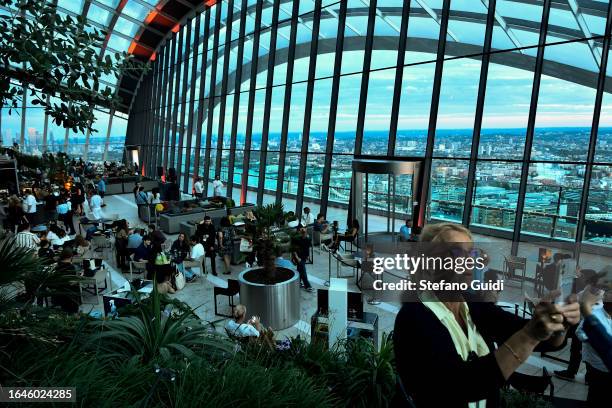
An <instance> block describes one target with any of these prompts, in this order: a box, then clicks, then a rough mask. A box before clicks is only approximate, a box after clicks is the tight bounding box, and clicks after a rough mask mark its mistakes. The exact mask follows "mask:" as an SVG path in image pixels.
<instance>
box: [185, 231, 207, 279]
mask: <svg viewBox="0 0 612 408" xmlns="http://www.w3.org/2000/svg"><path fill="white" fill-rule="evenodd" d="M190 240H191V253H190V254H189V260H190V261H195V262H199V261H201V260H202V261H203V259H204V254H205V251H204V245H202V243H200V242H199V240H198V237H196V236H195V235H193V236H192V237H191V238H190ZM196 269H199V268H196ZM199 273H200V271H197V272H194V271H193V268H190V267H187V268H185V279H187V280H191V279H193V278H194V277H195V276H196V275H198V274H199Z"/></svg>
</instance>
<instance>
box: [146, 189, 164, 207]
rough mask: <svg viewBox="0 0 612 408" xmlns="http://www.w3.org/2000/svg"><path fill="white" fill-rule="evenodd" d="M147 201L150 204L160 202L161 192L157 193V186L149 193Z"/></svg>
mask: <svg viewBox="0 0 612 408" xmlns="http://www.w3.org/2000/svg"><path fill="white" fill-rule="evenodd" d="M149 203H151V204H160V203H161V194H160V193H159V188H158V187H155V188H154V189H152V190H151V192H150V193H149Z"/></svg>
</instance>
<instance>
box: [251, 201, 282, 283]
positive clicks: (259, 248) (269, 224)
mask: <svg viewBox="0 0 612 408" xmlns="http://www.w3.org/2000/svg"><path fill="white" fill-rule="evenodd" d="M255 217H256V218H257V221H256V222H255V237H254V240H253V246H254V249H255V251H256V252H257V257H258V258H259V260H260V262H261V263H262V268H263V272H264V278H265V281H266V282H268V283H276V280H277V276H276V271H277V268H276V257H277V256H278V255H279V248H278V245H277V242H276V238H275V236H274V231H273V229H274V227H277V226H279V225H281V224H282V223H283V220H284V218H283V204H282V203H274V204H267V205H264V206H260V207H257V208H256V209H255Z"/></svg>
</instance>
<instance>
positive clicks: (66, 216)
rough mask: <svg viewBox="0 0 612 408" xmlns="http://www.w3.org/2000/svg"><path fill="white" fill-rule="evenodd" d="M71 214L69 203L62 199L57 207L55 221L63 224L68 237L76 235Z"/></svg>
mask: <svg viewBox="0 0 612 408" xmlns="http://www.w3.org/2000/svg"><path fill="white" fill-rule="evenodd" d="M72 214H73V213H72V206H71V203H70V201H66V199H65V198H63V197H62V198H61V199H60V202H59V204H58V205H57V219H58V220H59V221H61V222H63V223H64V228H65V229H67V231H68V233H69V234H70V235H74V234H76V231H75V230H74V222H73V220H72Z"/></svg>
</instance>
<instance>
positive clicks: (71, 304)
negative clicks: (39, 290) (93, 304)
mask: <svg viewBox="0 0 612 408" xmlns="http://www.w3.org/2000/svg"><path fill="white" fill-rule="evenodd" d="M72 256H73V252H72V249H70V248H64V249H63V250H62V252H61V253H60V257H59V261H58V262H57V265H56V267H55V271H56V273H57V274H58V275H60V276H63V277H71V276H75V277H76V274H77V273H76V268H75V266H74V265H73V264H72ZM80 297H81V296H80V293H79V285H78V283H69V284H67V285H65V286H64V288H63V289H62V292H61V294H55V295H53V296H52V302H53V304H54V305H56V306H59V307H61V309H62V310H63V311H64V312H66V313H78V312H79V305H80V303H81V302H80Z"/></svg>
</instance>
